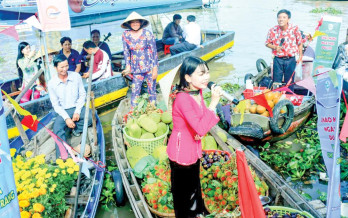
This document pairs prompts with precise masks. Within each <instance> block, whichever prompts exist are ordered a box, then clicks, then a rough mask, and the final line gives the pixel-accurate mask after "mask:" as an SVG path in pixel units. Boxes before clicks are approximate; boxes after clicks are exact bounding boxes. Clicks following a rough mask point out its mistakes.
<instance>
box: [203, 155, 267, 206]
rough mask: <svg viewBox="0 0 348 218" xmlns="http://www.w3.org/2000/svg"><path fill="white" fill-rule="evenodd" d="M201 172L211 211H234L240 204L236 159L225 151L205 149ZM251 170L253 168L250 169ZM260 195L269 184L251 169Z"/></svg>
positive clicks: (206, 203)
mask: <svg viewBox="0 0 348 218" xmlns="http://www.w3.org/2000/svg"><path fill="white" fill-rule="evenodd" d="M201 163H202V166H203V167H202V168H201V173H200V178H201V185H202V190H203V193H202V195H203V198H204V202H205V205H206V207H207V209H208V211H209V212H221V211H227V212H229V211H232V210H234V209H235V208H236V207H237V206H238V205H239V201H238V172H237V165H236V160H235V158H234V157H232V156H230V155H229V154H228V153H227V152H224V151H205V152H204V153H203V157H202V159H201ZM250 170H251V169H250ZM251 172H252V176H253V179H254V182H255V185H256V189H257V191H258V194H259V195H266V192H267V190H268V186H267V185H266V183H265V182H263V181H261V180H260V179H259V178H258V176H257V175H256V173H255V172H254V171H253V170H251Z"/></svg>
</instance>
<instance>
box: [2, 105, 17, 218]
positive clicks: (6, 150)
mask: <svg viewBox="0 0 348 218" xmlns="http://www.w3.org/2000/svg"><path fill="white" fill-rule="evenodd" d="M0 129H1V130H5V129H7V126H6V117H5V113H4V107H3V102H2V99H1V100H0ZM0 178H1V179H0V217H11V218H12V217H20V213H19V205H18V198H17V190H16V185H15V180H14V176H13V169H12V161H11V155H10V147H9V143H8V137H7V131H0Z"/></svg>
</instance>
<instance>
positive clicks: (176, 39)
mask: <svg viewBox="0 0 348 218" xmlns="http://www.w3.org/2000/svg"><path fill="white" fill-rule="evenodd" d="M180 21H181V15H180V14H174V16H173V22H170V23H169V24H168V25H167V26H166V28H165V29H164V32H163V37H162V42H163V44H165V45H175V44H178V43H180V42H181V41H183V39H184V38H183V35H182V33H183V30H182V29H181V27H180Z"/></svg>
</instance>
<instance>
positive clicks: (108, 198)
mask: <svg viewBox="0 0 348 218" xmlns="http://www.w3.org/2000/svg"><path fill="white" fill-rule="evenodd" d="M107 169H108V171H109V172H112V171H114V170H116V169H118V168H117V167H116V166H115V165H114V164H113V163H112V164H111V165H110V166H108V168H107ZM115 195H116V190H115V183H114V182H113V180H112V177H111V175H110V174H109V173H106V174H105V178H104V183H103V189H102V193H101V196H100V200H99V201H100V202H101V203H102V208H103V209H104V210H106V211H110V209H109V206H116V200H115V198H114V196H115Z"/></svg>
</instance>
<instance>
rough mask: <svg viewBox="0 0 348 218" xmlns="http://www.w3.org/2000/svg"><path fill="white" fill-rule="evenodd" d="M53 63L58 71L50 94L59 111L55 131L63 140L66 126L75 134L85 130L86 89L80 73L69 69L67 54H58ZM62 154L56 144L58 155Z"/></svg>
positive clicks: (89, 119) (52, 81)
mask: <svg viewBox="0 0 348 218" xmlns="http://www.w3.org/2000/svg"><path fill="white" fill-rule="evenodd" d="M53 65H54V68H55V70H56V71H57V76H54V77H53V78H52V79H51V80H50V81H49V83H48V90H49V96H50V100H51V103H52V106H53V108H54V111H55V112H56V113H57V118H56V120H55V122H54V124H53V132H54V133H55V134H56V135H57V136H58V137H59V138H61V139H62V140H64V141H65V140H66V137H65V130H66V128H67V127H68V128H70V129H72V134H73V135H74V136H76V137H77V136H80V135H81V133H82V131H83V123H84V118H85V107H84V104H85V101H86V91H85V88H84V86H83V83H82V79H81V76H80V74H78V73H76V72H73V71H68V69H69V64H68V59H67V58H66V57H65V55H62V54H60V55H57V56H56V57H55V58H54V59H53ZM91 124H92V117H91V116H89V117H88V125H89V126H90V125H91ZM59 156H60V152H59V149H58V146H57V145H56V157H57V158H58V157H59Z"/></svg>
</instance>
